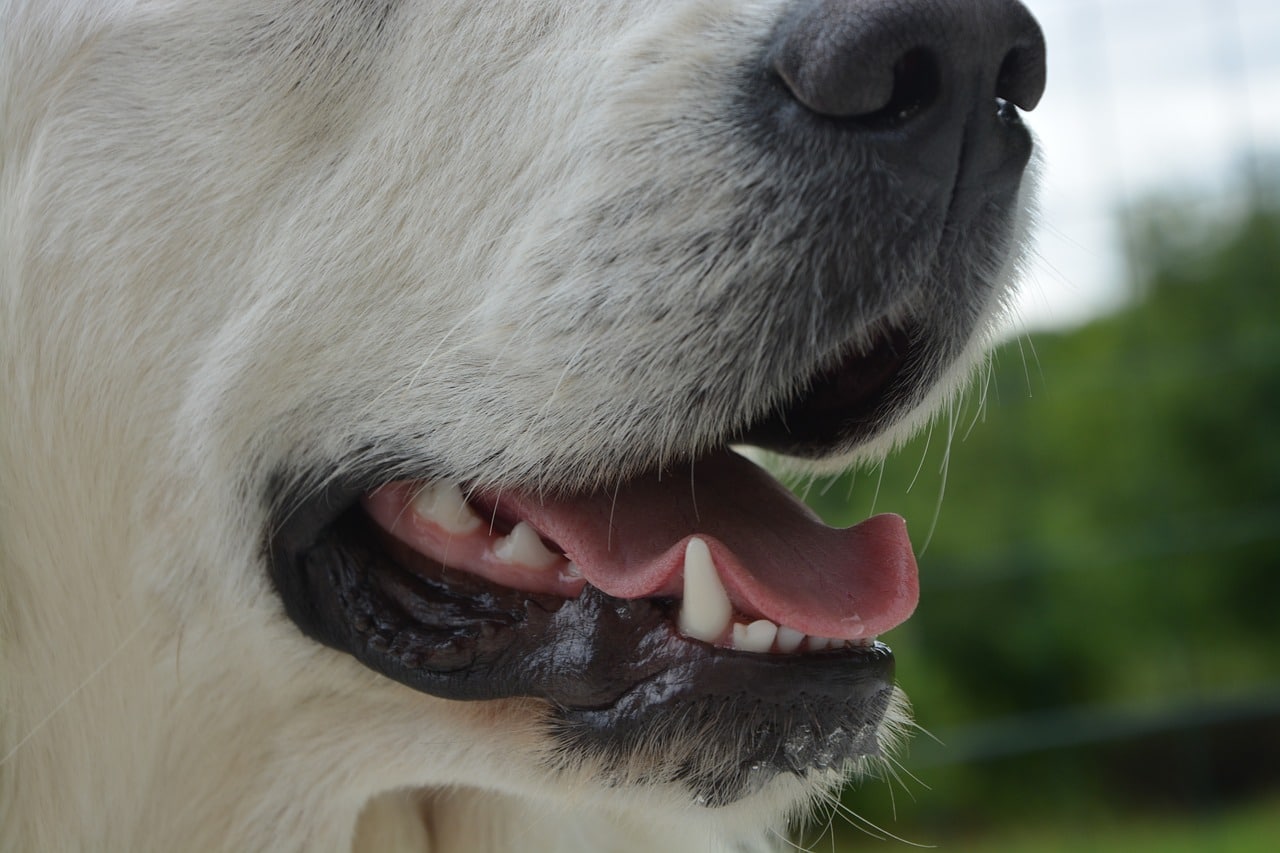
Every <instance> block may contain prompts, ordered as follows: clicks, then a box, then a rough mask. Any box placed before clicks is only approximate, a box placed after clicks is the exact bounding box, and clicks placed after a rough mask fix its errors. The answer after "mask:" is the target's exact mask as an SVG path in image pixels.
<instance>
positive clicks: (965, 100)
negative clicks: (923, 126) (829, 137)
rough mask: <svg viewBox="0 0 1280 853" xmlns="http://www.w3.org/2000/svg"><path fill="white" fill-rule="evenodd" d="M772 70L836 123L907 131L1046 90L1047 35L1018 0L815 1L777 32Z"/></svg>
mask: <svg viewBox="0 0 1280 853" xmlns="http://www.w3.org/2000/svg"><path fill="white" fill-rule="evenodd" d="M772 58H773V68H774V70H775V71H776V72H777V73H778V75H779V76H780V77H781V78H782V80H783V81H784V82H785V84H786V86H787V88H788V89H789V90H790V92H791V94H792V95H793V96H794V97H795V99H796V100H797V101H799V102H800V103H801V104H803V105H804V106H805V107H807V108H808V109H809V110H811V111H813V112H815V113H817V114H819V115H822V116H826V117H829V118H840V119H884V120H885V121H886V122H890V123H892V122H899V123H905V122H907V121H909V120H910V119H911V118H912V117H914V116H917V115H921V114H925V113H929V112H931V111H936V110H940V109H941V110H948V111H953V112H957V113H961V114H963V113H965V112H967V111H968V109H967V108H968V106H969V104H972V103H973V102H974V101H983V100H990V101H995V100H997V99H998V100H1001V101H1007V102H1009V103H1012V104H1015V105H1016V106H1018V107H1021V108H1023V109H1027V110H1029V109H1032V108H1033V107H1034V106H1035V105H1036V103H1037V102H1038V101H1039V100H1040V96H1041V94H1042V93H1043V91H1044V79H1045V49H1044V38H1043V36H1042V35H1041V32H1040V27H1039V26H1038V25H1037V24H1036V22H1035V19H1034V18H1033V17H1032V16H1031V13H1030V12H1029V11H1028V10H1027V9H1026V7H1025V6H1023V5H1022V4H1021V3H1019V2H1017V0H958V2H957V1H956V0H807V2H801V3H799V4H797V5H796V6H795V7H793V8H792V10H791V11H790V13H789V14H788V15H787V16H786V18H785V19H784V20H783V21H782V24H781V25H780V26H779V28H778V30H777V31H776V32H775V34H774V43H773V45H772Z"/></svg>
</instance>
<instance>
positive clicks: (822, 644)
mask: <svg viewBox="0 0 1280 853" xmlns="http://www.w3.org/2000/svg"><path fill="white" fill-rule="evenodd" d="M829 645H830V642H829V641H828V640H827V638H826V637H810V638H809V651H811V652H820V651H823V650H824V649H826V648H827V646H829Z"/></svg>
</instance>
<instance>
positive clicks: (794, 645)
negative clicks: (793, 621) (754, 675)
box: [778, 625, 804, 655]
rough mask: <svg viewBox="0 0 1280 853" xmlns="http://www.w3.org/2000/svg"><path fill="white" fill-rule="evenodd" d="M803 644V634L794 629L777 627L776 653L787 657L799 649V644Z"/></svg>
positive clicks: (783, 626) (784, 626) (782, 626)
mask: <svg viewBox="0 0 1280 853" xmlns="http://www.w3.org/2000/svg"><path fill="white" fill-rule="evenodd" d="M803 642H804V632H803V631H797V630H796V629H795V628H788V627H787V626H786V625H779V626H778V651H780V652H782V654H784V655H789V654H791V653H792V652H794V651H796V650H797V649H799V648H800V644H801V643H803Z"/></svg>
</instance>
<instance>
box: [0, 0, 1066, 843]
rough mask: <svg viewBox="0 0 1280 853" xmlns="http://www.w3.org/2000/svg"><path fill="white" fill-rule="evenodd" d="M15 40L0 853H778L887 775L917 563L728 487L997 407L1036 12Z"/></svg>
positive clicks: (288, 22)
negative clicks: (823, 800)
mask: <svg viewBox="0 0 1280 853" xmlns="http://www.w3.org/2000/svg"><path fill="white" fill-rule="evenodd" d="M0 15H2V17H0V20H3V22H4V23H3V26H0V76H2V78H3V90H2V95H0V145H2V148H0V241H2V242H0V365H2V367H0V405H2V406H3V416H2V417H0V691H2V694H3V695H2V697H0V706H2V707H3V712H2V714H0V847H2V848H4V849H5V850H64V849H81V850H112V851H115V850H120V851H124V850H129V851H137V850H166V851H167V850H214V849H227V850H304V849H305V850H349V849H351V848H352V846H353V845H354V846H355V847H356V848H358V849H373V850H418V851H424V850H430V851H434V852H435V853H450V851H468V853H470V852H471V851H483V850H502V849H520V850H557V851H566V850H577V849H582V850H607V849H619V850H621V849H633V848H634V849H637V850H671V851H676V850H695V849H727V848H732V849H766V848H770V847H771V846H774V845H778V844H781V842H780V841H779V840H778V839H779V838H781V837H782V836H781V834H780V830H782V829H784V828H785V825H786V823H787V821H788V820H789V819H791V818H793V817H795V816H797V815H798V814H800V813H802V812H803V811H804V809H805V808H806V807H807V806H809V805H810V804H812V803H813V802H814V801H815V799H817V798H820V797H822V796H824V795H826V794H829V793H830V792H831V791H833V790H835V789H836V788H837V787H838V786H839V785H840V784H841V783H842V782H843V780H845V779H846V778H847V776H848V774H849V773H850V772H856V771H858V770H859V769H862V768H865V767H867V766H873V765H874V763H875V762H876V761H882V760H883V756H884V754H885V751H886V750H887V749H888V748H890V741H891V740H892V737H893V734H894V731H895V728H899V729H900V728H901V727H902V726H903V725H904V724H905V722H906V715H905V710H904V709H905V705H904V703H903V702H902V701H901V699H900V697H899V696H898V695H897V693H896V692H895V688H894V686H893V672H894V661H893V657H892V655H891V653H890V651H889V649H888V648H887V647H885V646H884V645H883V644H880V643H878V642H877V640H876V637H877V636H878V635H879V634H881V633H883V632H884V631H886V630H888V629H890V628H892V627H893V626H895V625H896V624H898V623H900V622H901V621H902V620H904V619H906V618H907V617H908V616H909V615H910V614H911V612H912V610H913V609H914V608H915V605H916V596H917V583H916V565H915V559H914V557H913V556H912V547H911V544H910V542H909V541H908V538H907V533H906V527H905V524H904V522H903V521H902V520H901V519H899V518H897V517H896V516H891V515H882V516H876V517H873V518H869V519H867V520H866V521H864V522H862V523H861V524H858V525H857V526H855V527H852V528H850V529H847V530H835V529H831V528H828V527H826V526H824V525H823V524H822V523H820V522H819V521H818V520H817V519H816V518H815V517H814V516H813V515H812V514H811V513H810V512H809V511H808V510H806V509H805V508H804V507H803V506H802V505H801V504H799V503H798V502H797V501H796V500H794V499H793V498H792V497H791V496H790V494H789V493H788V492H787V491H786V490H785V489H783V488H782V487H781V486H780V485H778V483H777V482H776V481H775V480H773V479H772V478H771V476H770V475H769V474H767V473H766V472H765V471H764V469H763V468H760V467H758V466H757V464H756V463H755V462H753V461H748V459H747V457H745V456H743V455H741V454H740V452H739V450H740V449H741V447H743V446H754V447H756V448H759V449H762V450H765V451H769V452H772V453H773V454H776V457H775V458H777V459H779V460H782V461H785V460H786V459H790V460H792V462H791V464H794V465H803V466H805V467H806V468H807V469H808V470H819V469H821V470H833V469H835V468H838V467H840V466H844V465H848V464H851V463H855V462H857V461H859V460H864V459H874V458H877V457H878V456H879V455H881V454H883V453H884V452H886V451H887V450H888V449H890V448H891V446H892V445H893V443H894V442H896V441H898V440H900V439H901V438H903V437H904V436H905V435H906V434H908V433H909V432H910V431H911V430H913V429H915V428H917V427H919V426H920V425H922V424H923V423H924V422H925V421H927V419H928V418H929V417H930V416H931V413H933V412H934V411H936V410H937V409H938V408H939V407H940V406H942V405H943V404H944V403H945V402H946V401H947V400H948V398H949V397H950V396H951V395H953V394H955V393H957V392H958V390H959V389H960V388H961V386H962V385H963V384H964V382H965V380H966V378H967V376H968V373H969V371H970V369H971V367H972V365H973V364H974V363H975V362H976V361H977V360H978V359H979V358H981V356H982V353H983V351H984V348H985V345H986V343H987V338H988V336H989V332H990V329H991V326H992V323H993V319H994V318H996V317H997V316H998V315H999V312H1000V310H1001V306H1002V304H1003V303H1004V302H1005V300H1006V299H1007V296H1008V289H1009V287H1010V283H1011V280H1012V279H1013V272H1014V270H1015V269H1016V267H1017V265H1018V262H1019V259H1020V251H1021V250H1020V246H1021V245H1022V242H1023V236H1024V231H1025V227H1026V225H1025V223H1026V220H1027V218H1028V206H1029V196H1030V189H1029V184H1030V182H1029V181H1028V179H1027V177H1026V170H1027V166H1028V163H1029V162H1030V161H1031V160H1032V159H1033V143H1032V138H1031V135H1030V133H1029V131H1028V130H1027V129H1026V127H1024V125H1023V122H1022V118H1021V115H1022V112H1023V111H1025V110H1030V109H1031V108H1032V107H1034V106H1035V105H1036V102H1037V101H1038V100H1039V98H1040V95H1041V91H1042V89H1043V86H1044V46H1043V41H1042V37H1041V34H1040V31H1039V29H1038V27H1037V25H1036V23H1035V22H1034V21H1033V19H1032V18H1031V16H1030V14H1029V13H1028V12H1027V10H1026V9H1025V8H1024V7H1023V6H1022V5H1020V4H1019V3H1018V2H1016V0H954V2H941V0H646V2H634V3H621V2H607V3H559V2H522V1H518V0H493V2H483V3H480V2H470V0H468V2H463V0H326V2H314V3H302V2H297V0H225V2H217V3H208V2H205V3H199V2H193V0H165V2H156V0H132V1H131V2H109V3H108V2H90V0H83V2H76V0H39V2H36V0H3V2H0ZM731 448H737V449H731ZM905 665H909V664H905Z"/></svg>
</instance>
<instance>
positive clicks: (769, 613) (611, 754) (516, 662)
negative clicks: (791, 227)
mask: <svg viewBox="0 0 1280 853" xmlns="http://www.w3.org/2000/svg"><path fill="white" fill-rule="evenodd" d="M910 349H911V342H910V338H909V336H908V335H906V334H905V333H901V332H893V333H886V334H883V335H881V336H879V338H878V339H877V340H876V341H875V342H874V344H873V345H872V346H870V347H868V348H866V349H864V350H862V351H858V352H851V353H850V354H848V355H847V356H846V357H844V358H843V359H842V360H841V361H840V362H839V363H838V364H837V365H836V366H834V367H829V368H827V369H826V370H825V371H823V372H822V373H821V374H819V375H817V376H816V377H815V378H814V379H813V380H812V381H810V382H809V383H808V384H807V385H806V388H807V391H805V392H803V393H801V394H799V395H797V397H796V398H795V399H794V400H792V401H791V402H790V404H789V405H788V406H786V407H784V408H782V409H780V410H778V411H777V412H775V413H773V414H772V415H771V416H770V417H769V418H764V419H761V421H760V423H759V424H757V425H756V426H755V427H753V428H752V430H754V431H756V432H759V433H760V434H762V435H765V436H781V435H785V434H786V430H787V427H786V424H788V423H796V424H806V427H805V432H804V433H803V434H802V439H803V442H804V443H805V444H811V443H812V442H814V441H817V440H819V439H820V438H821V435H822V434H823V433H825V432H830V433H832V435H833V437H834V436H835V435H836V434H839V435H841V436H843V435H845V434H847V433H848V432H849V431H850V430H859V429H869V428H870V427H869V426H867V424H868V423H869V422H870V419H871V418H872V417H873V416H878V414H877V413H879V412H880V411H881V409H882V408H883V407H884V406H885V405H888V403H887V402H886V401H888V400H889V399H890V398H891V397H893V395H895V394H896V393H897V391H898V388H899V387H900V385H901V384H902V383H903V382H904V381H906V380H905V379H904V377H903V374H904V373H905V372H906V369H905V366H906V365H907V364H908V361H909V359H908V355H909V352H910ZM815 413H816V414H817V415H820V417H817V418H815V417H812V416H813V415H815ZM814 420H818V421H820V423H819V424H818V426H817V427H815V426H813V425H812V424H813V421H814ZM746 432H747V433H749V432H750V431H746ZM276 505H277V506H279V507H280V508H281V509H280V514H279V515H278V516H277V518H276V519H275V520H274V521H275V523H274V525H273V533H272V535H271V537H270V540H269V550H270V556H271V571H272V576H273V579H274V581H275V583H276V586H277V588H278V590H279V591H280V594H281V596H282V598H283V600H284V603H285V605H286V609H287V611H288V612H289V614H290V616H291V617H292V618H293V619H294V621H295V622H296V623H297V624H298V625H299V626H300V627H301V628H302V629H303V630H304V632H306V633H307V634H308V635H310V636H312V637H313V638H315V639H318V640H320V641H321V642H324V643H326V644H328V645H330V646H333V647H335V648H338V649H340V650H342V651H345V652H348V653H350V654H352V655H354V656H355V657H356V658H358V659H359V660H361V661H362V662H364V663H365V664H367V665H369V666H370V667H372V668H374V669H375V670H377V671H379V672H382V673H383V674H385V675H388V676H390V677H392V678H394V679H396V680H398V681H401V682H402V683H405V684H408V685H409V686H411V687H414V688H417V689H419V690H423V691H424V692H427V693H431V694H434V695H437V696H442V697H445V698H453V699H490V698H502V697H511V696H527V697H534V698H539V699H543V700H546V702H547V703H548V708H549V720H550V725H551V726H552V728H553V731H554V735H555V737H556V738H557V739H558V740H559V741H560V742H561V743H562V744H563V745H564V746H565V747H566V748H569V749H577V750H581V751H585V752H586V753H588V754H591V755H592V756H594V757H596V758H598V759H599V760H601V761H602V762H603V763H604V765H605V766H607V767H611V768H613V770H614V771H615V772H616V775H617V776H618V777H619V778H624V777H625V778H631V777H632V776H633V775H634V774H631V773H630V772H629V771H628V770H627V769H626V765H627V756H629V755H632V754H634V753H636V752H637V751H639V750H645V751H647V752H648V753H650V754H651V755H652V754H659V753H662V754H667V755H669V756H671V759H670V761H669V762H667V764H665V765H663V766H661V767H658V768H657V769H655V767H654V766H653V765H652V763H650V765H647V766H648V769H647V770H646V773H648V774H649V778H648V779H647V780H646V781H660V782H666V781H681V782H684V783H685V784H687V785H689V786H691V787H692V788H693V790H694V791H695V792H696V793H697V795H698V797H699V798H700V799H701V800H702V801H703V802H706V803H708V804H720V803H726V802H730V801H733V800H736V799H739V798H740V797H742V796H744V795H745V794H747V793H750V792H751V791H753V790H755V789H756V788H758V787H760V786H761V785H763V784H765V783H766V782H768V781H769V779H771V778H773V777H774V776H776V775H777V774H779V773H793V774H796V775H804V774H807V773H809V772H811V771H822V770H828V769H841V768H843V767H844V766H845V765H846V764H847V763H848V762H849V761H850V760H852V759H856V758H858V757H861V756H868V755H876V754H878V753H879V751H880V741H879V738H878V729H879V726H880V723H881V720H882V718H883V716H884V714H885V713H886V709H887V708H888V706H889V704H890V701H891V697H892V693H893V684H892V677H893V659H892V655H891V653H890V652H889V650H888V648H887V647H885V646H884V645H883V644H880V643H878V642H877V641H876V636H877V635H878V634H880V633H882V632H884V631H886V630H888V629H890V628H892V627H893V626H895V625H897V624H899V623H900V622H902V621H903V620H905V619H906V618H907V617H908V616H909V615H910V614H911V612H912V611H913V609H914V608H915V604H916V598H917V583H916V565H915V559H914V556H913V554H912V549H911V544H910V542H909V540H908V538H907V533H906V526H905V523H904V522H903V521H902V519H900V518H898V517H897V516H892V515H880V516H876V517H873V518H870V519H867V520H866V521H864V522H862V523H861V524H858V525H856V526H854V527H851V528H848V529H844V530H837V529H833V528H830V527H827V526H826V525H825V524H823V523H822V522H821V521H820V520H819V519H818V518H817V517H816V516H815V515H814V514H813V513H812V512H811V511H810V510H809V509H808V508H806V507H805V506H804V505H803V504H802V503H800V502H799V501H798V500H796V499H795V498H794V497H793V496H792V495H791V494H790V493H789V492H788V491H787V490H786V489H785V488H784V487H783V486H782V485H780V484H779V483H778V482H777V481H776V480H775V479H774V478H773V477H772V476H770V475H769V474H768V473H766V472H765V471H764V470H763V469H761V468H760V467H758V466H757V465H756V464H755V463H754V462H751V461H750V460H748V459H746V458H744V457H743V456H741V455H739V454H737V453H736V452H734V451H732V450H730V449H729V448H728V447H727V446H726V447H723V448H721V449H719V450H715V451H713V452H710V453H706V454H702V455H699V456H698V457H697V458H695V459H691V460H688V461H687V462H686V463H685V464H684V465H682V466H680V467H678V468H666V469H663V470H658V469H655V470H653V471H650V472H648V473H646V474H644V475H642V476H639V477H635V478H632V479H630V480H627V481H626V482H621V483H617V484H615V485H613V486H612V487H609V488H604V489H600V490H597V491H594V492H589V493H580V494H563V493H558V492H550V491H549V492H546V493H541V492H539V491H538V490H536V489H520V488H495V487H490V486H486V485H483V484H473V483H456V482H448V481H443V480H439V479H433V478H431V477H424V478H420V479H404V478H403V477H400V478H398V479H389V480H384V479H379V477H378V475H377V473H376V472H373V473H370V474H366V475H364V476H360V477H356V478H352V479H349V480H345V481H337V480H335V481H334V482H332V483H331V484H330V486H329V487H328V488H327V489H325V490H322V491H321V492H320V493H318V494H314V495H311V496H309V497H305V498H303V497H299V496H296V495H288V494H283V495H277V496H276Z"/></svg>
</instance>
